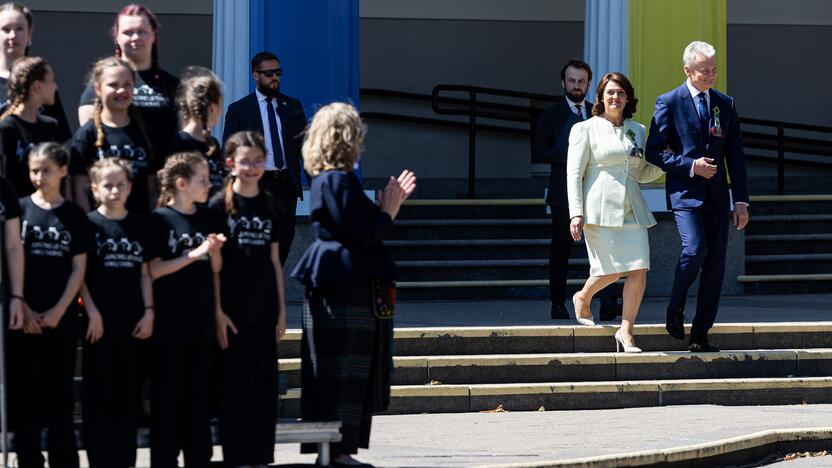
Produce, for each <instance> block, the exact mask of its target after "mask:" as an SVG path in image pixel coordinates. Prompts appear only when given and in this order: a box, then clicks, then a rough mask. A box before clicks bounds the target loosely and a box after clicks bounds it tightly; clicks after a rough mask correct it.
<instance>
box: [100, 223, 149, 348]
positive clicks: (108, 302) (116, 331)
mask: <svg viewBox="0 0 832 468" xmlns="http://www.w3.org/2000/svg"><path fill="white" fill-rule="evenodd" d="M87 217H88V218H89V220H90V227H91V228H92V232H93V236H94V238H95V248H94V249H93V250H92V251H91V252H90V256H89V257H88V259H87V278H86V281H87V288H88V289H89V291H90V295H91V296H92V299H93V301H94V302H95V305H96V307H98V311H99V312H101V316H102V318H103V320H104V330H105V332H106V335H107V337H108V339H116V340H124V339H132V333H133V328H135V326H136V323H137V322H138V321H139V320H140V319H141V317H142V315H143V314H144V299H143V298H142V287H141V275H142V264H144V262H145V260H146V259H145V250H146V248H147V244H148V233H147V222H146V221H145V218H143V217H142V216H140V215H137V214H134V213H128V214H127V216H126V217H125V218H124V219H120V220H113V219H107V217H105V216H104V215H102V214H101V213H99V212H98V211H92V212H90V213H89V214H88V215H87Z"/></svg>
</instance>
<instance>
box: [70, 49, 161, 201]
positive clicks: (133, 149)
mask: <svg viewBox="0 0 832 468" xmlns="http://www.w3.org/2000/svg"><path fill="white" fill-rule="evenodd" d="M90 81H91V82H92V83H93V84H94V88H95V103H94V105H95V111H94V112H93V118H92V120H90V121H89V122H87V123H86V124H84V125H83V126H82V127H81V128H79V129H78V131H77V132H75V136H73V137H72V142H71V144H70V152H71V158H70V161H71V164H70V172H71V173H72V174H73V189H74V198H75V202H76V203H78V204H79V205H81V207H82V208H84V209H85V210H87V211H89V210H90V207H91V203H90V188H89V182H90V179H89V170H90V168H91V167H92V165H93V164H94V163H95V162H96V161H98V160H100V159H105V158H121V159H126V160H128V161H130V163H131V165H132V168H133V176H134V179H133V191H132V192H131V193H130V197H129V198H128V199H127V209H128V210H129V211H131V212H134V213H138V214H141V215H144V216H147V215H148V214H149V213H150V207H151V206H153V200H152V197H153V195H152V192H154V191H155V186H156V179H155V177H153V171H155V170H156V168H157V167H156V158H155V157H154V155H155V152H154V147H153V146H152V145H151V144H150V141H149V138H148V136H147V132H146V131H145V127H144V121H143V120H142V118H141V116H140V115H139V112H138V111H137V110H136V108H135V106H134V105H133V86H134V84H135V73H134V72H133V69H132V68H131V67H130V65H129V64H128V63H127V62H125V61H124V60H121V59H119V58H117V57H107V58H103V59H101V60H99V61H97V62H95V65H93V67H92V71H91V72H90ZM152 188H153V189H152Z"/></svg>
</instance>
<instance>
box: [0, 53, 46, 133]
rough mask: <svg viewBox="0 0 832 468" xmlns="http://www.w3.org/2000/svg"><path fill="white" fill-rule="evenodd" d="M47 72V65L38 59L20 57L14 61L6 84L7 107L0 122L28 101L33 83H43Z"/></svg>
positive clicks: (44, 61) (0, 117) (0, 116)
mask: <svg viewBox="0 0 832 468" xmlns="http://www.w3.org/2000/svg"><path fill="white" fill-rule="evenodd" d="M48 72H49V64H48V63H46V60H44V59H42V58H40V57H20V58H19V59H17V60H15V61H14V64H13V65H12V71H11V72H10V73H9V82H8V83H7V84H6V86H7V87H8V94H9V107H7V108H6V111H5V112H3V114H2V115H0V120H3V119H5V118H6V117H8V116H10V115H12V114H13V113H14V111H16V110H17V109H18V108H19V107H20V106H22V105H23V103H24V102H26V100H27V99H29V91H31V89H32V84H33V83H34V82H35V81H43V80H45V79H46V75H47V73H48Z"/></svg>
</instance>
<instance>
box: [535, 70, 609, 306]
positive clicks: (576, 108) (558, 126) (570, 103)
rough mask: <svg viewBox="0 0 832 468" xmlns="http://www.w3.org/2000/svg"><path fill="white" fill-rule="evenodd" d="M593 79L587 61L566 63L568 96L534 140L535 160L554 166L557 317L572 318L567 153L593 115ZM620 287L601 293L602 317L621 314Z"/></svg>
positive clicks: (552, 266)
mask: <svg viewBox="0 0 832 468" xmlns="http://www.w3.org/2000/svg"><path fill="white" fill-rule="evenodd" d="M591 81H592V69H591V68H590V67H589V65H588V64H587V63H586V62H584V61H582V60H577V59H572V60H569V61H568V62H566V64H565V65H564V66H563V68H561V70H560V84H561V86H562V87H563V95H564V99H563V100H561V101H560V102H558V103H557V104H555V105H553V106H551V107H549V108H547V109H546V110H544V111H543V112H541V114H540V119H539V120H538V123H537V127H536V128H535V133H534V139H533V143H532V146H533V151H534V160H535V162H544V163H549V164H551V165H552V170H551V173H550V174H549V190H548V191H547V193H546V204H547V205H549V209H550V210H551V212H552V243H551V245H550V247H549V297H550V300H551V301H552V308H551V312H550V315H551V317H552V318H553V319H568V318H569V313H568V312H567V310H566V307H565V306H564V302H565V300H566V274H567V270H568V269H569V250H570V248H571V247H572V244H573V241H572V235H571V234H570V232H569V222H570V219H569V207H568V205H569V204H568V200H567V199H566V152H567V150H568V148H569V132H570V131H571V130H572V126H573V125H575V124H576V123H578V122H581V121H583V120H586V119H588V118H590V117H592V105H593V103H592V102H590V101H586V100H585V98H586V93H587V90H588V88H589V83H590V82H591ZM618 290H619V287H618V286H616V285H613V286H610V287H609V288H608V290H607V291H605V292H604V293H603V294H602V295H601V320H613V319H615V317H616V315H621V305H620V304H618V297H620V296H621V294H620V293H619V292H618Z"/></svg>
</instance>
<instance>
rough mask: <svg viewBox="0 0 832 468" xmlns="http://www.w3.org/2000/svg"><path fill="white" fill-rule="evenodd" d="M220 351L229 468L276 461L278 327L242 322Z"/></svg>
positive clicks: (223, 430)
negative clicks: (226, 346) (276, 328)
mask: <svg viewBox="0 0 832 468" xmlns="http://www.w3.org/2000/svg"><path fill="white" fill-rule="evenodd" d="M237 326H238V330H239V332H240V333H239V334H234V333H229V334H228V348H227V349H225V350H223V351H220V369H219V380H220V382H219V391H220V404H219V406H220V408H219V409H220V437H221V439H222V455H223V462H224V463H225V465H226V466H247V465H268V464H270V463H272V462H273V461H274V431H275V423H276V422H277V343H276V342H275V326H274V325H270V324H268V323H264V324H259V325H255V324H251V325H245V324H242V323H238V324H237Z"/></svg>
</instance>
